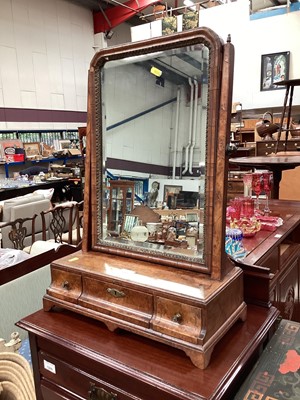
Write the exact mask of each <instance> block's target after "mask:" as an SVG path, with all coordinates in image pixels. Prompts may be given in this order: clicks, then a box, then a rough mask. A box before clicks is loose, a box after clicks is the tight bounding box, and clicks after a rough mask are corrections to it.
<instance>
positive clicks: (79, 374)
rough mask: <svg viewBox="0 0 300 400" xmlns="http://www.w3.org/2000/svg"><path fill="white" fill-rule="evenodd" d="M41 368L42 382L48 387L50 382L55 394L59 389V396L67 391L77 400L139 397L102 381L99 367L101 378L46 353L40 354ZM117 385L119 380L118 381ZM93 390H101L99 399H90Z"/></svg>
mask: <svg viewBox="0 0 300 400" xmlns="http://www.w3.org/2000/svg"><path fill="white" fill-rule="evenodd" d="M39 366H40V373H41V375H42V381H44V382H45V383H46V385H47V383H48V382H49V383H50V385H49V384H48V385H47V386H50V387H51V386H53V388H54V389H53V392H55V391H56V390H55V387H57V391H56V392H57V393H58V394H59V393H63V391H64V390H65V391H66V393H68V395H70V399H73V398H74V397H72V396H78V397H76V399H77V398H80V399H85V400H86V399H90V398H91V399H93V398H95V399H107V400H133V399H134V400H137V397H134V396H131V395H130V394H128V393H125V392H124V391H123V390H121V389H119V388H117V387H116V386H114V385H111V384H109V383H106V382H104V381H103V380H102V379H101V370H99V368H98V369H97V365H95V370H97V373H98V375H99V376H97V377H96V376H93V375H90V374H88V373H86V372H85V371H82V370H80V369H78V368H76V367H75V366H72V365H70V364H68V363H65V362H63V361H60V360H58V359H56V358H54V357H52V356H50V355H48V354H46V353H44V352H39ZM117 383H118V380H117V379H116V384H117ZM62 387H63V388H64V389H63V390H61V388H62ZM93 388H94V390H95V389H96V388H99V389H100V390H99V396H98V397H89V391H91V390H92V389H93ZM101 395H102V397H101ZM53 398H55V397H49V399H51V400H52V399H53ZM61 398H62V399H63V398H65V397H61ZM66 398H68V397H66ZM57 399H60V397H57Z"/></svg>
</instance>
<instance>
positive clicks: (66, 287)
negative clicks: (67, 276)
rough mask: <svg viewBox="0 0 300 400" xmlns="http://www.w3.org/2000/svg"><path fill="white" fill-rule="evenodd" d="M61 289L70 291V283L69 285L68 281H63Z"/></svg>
mask: <svg viewBox="0 0 300 400" xmlns="http://www.w3.org/2000/svg"><path fill="white" fill-rule="evenodd" d="M62 287H63V288H64V289H67V290H69V289H70V283H69V282H68V281H64V282H63V284H62Z"/></svg>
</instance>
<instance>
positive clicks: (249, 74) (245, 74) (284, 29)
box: [131, 0, 300, 110]
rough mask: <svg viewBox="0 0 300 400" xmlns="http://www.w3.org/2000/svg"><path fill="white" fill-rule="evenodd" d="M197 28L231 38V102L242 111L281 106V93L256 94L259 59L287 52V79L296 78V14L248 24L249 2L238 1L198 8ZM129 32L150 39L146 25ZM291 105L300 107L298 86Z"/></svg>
mask: <svg viewBox="0 0 300 400" xmlns="http://www.w3.org/2000/svg"><path fill="white" fill-rule="evenodd" d="M158 22H159V21H156V22H155V23H156V24H157V23H158ZM199 26H206V27H208V28H211V29H212V30H214V31H215V32H216V33H217V34H218V35H219V36H220V37H221V38H222V39H223V41H224V42H226V40H227V37H228V35H229V34H230V35H231V41H232V43H233V45H234V47H235V68H234V87H233V102H241V103H242V105H243V109H244V110H246V109H255V108H264V107H266V108H268V107H278V106H282V105H283V100H284V94H285V91H284V90H277V91H274V90H271V91H264V92H261V91H260V73H261V56H262V55H263V54H270V53H277V52H282V51H290V52H291V55H290V75H289V78H290V79H299V78H300V72H299V70H300V52H299V41H298V37H299V34H300V11H294V12H290V13H287V14H283V15H278V16H274V17H269V18H263V19H257V20H253V21H250V16H249V2H248V1H247V0H238V1H236V2H233V3H228V4H224V5H222V6H218V7H211V8H208V9H206V10H202V9H201V10H200V16H199ZM131 31H132V37H133V38H134V40H141V39H144V38H145V37H146V35H147V34H148V37H150V24H145V25H140V26H138V27H133V28H131ZM156 31H157V30H156ZM293 104H294V105H295V104H298V105H299V104H300V88H299V87H296V88H295V92H294V100H293Z"/></svg>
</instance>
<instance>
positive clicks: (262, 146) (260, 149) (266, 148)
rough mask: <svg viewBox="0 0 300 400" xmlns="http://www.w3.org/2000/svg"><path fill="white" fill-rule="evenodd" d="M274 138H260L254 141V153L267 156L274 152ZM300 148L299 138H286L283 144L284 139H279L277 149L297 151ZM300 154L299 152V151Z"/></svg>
mask: <svg viewBox="0 0 300 400" xmlns="http://www.w3.org/2000/svg"><path fill="white" fill-rule="evenodd" d="M276 143H277V141H276V140H262V141H257V142H256V155H257V156H268V155H270V154H272V153H275V148H276ZM298 149H300V139H298V140H297V139H293V140H288V141H287V145H285V141H284V140H280V141H279V144H278V151H298ZM299 154H300V153H299Z"/></svg>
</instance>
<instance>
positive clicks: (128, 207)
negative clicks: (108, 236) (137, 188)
mask: <svg viewBox="0 0 300 400" xmlns="http://www.w3.org/2000/svg"><path fill="white" fill-rule="evenodd" d="M133 202H134V181H121V180H120V181H110V188H109V211H108V230H109V231H110V232H118V227H119V225H122V223H123V219H124V216H125V214H130V212H131V211H132V210H133Z"/></svg>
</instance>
